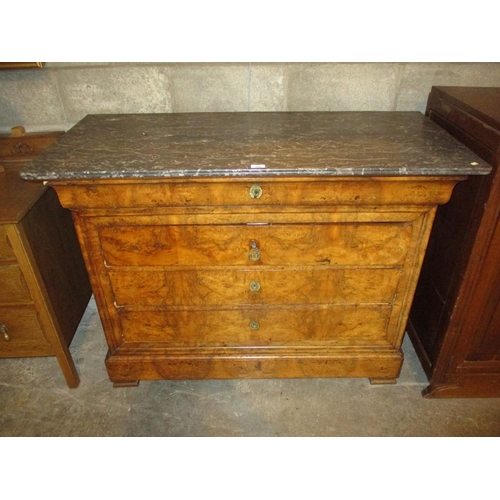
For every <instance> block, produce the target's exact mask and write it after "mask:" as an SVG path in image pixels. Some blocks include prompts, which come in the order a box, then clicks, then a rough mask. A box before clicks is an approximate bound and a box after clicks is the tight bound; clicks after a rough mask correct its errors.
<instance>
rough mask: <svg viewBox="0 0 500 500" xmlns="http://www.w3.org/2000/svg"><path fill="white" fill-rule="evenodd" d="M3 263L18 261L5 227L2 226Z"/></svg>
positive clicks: (0, 249)
mask: <svg viewBox="0 0 500 500" xmlns="http://www.w3.org/2000/svg"><path fill="white" fill-rule="evenodd" d="M2 261H16V255H15V254H14V250H12V247H11V245H10V242H9V239H8V237H7V229H6V228H5V226H0V262H2Z"/></svg>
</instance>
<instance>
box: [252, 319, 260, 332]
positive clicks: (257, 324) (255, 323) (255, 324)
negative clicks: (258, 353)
mask: <svg viewBox="0 0 500 500" xmlns="http://www.w3.org/2000/svg"><path fill="white" fill-rule="evenodd" d="M259 328H260V324H259V322H258V321H255V320H254V321H250V330H252V331H253V332H256V331H257V330H258V329H259Z"/></svg>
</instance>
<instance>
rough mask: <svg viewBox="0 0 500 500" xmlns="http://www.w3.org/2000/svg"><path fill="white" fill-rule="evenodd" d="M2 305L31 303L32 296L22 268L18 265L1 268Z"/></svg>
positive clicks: (0, 299) (0, 288) (0, 296)
mask: <svg viewBox="0 0 500 500" xmlns="http://www.w3.org/2000/svg"><path fill="white" fill-rule="evenodd" d="M0 290H2V294H1V295H0V304H23V303H29V302H31V294H30V292H29V290H28V285H27V284H26V281H25V279H24V276H23V273H22V272H21V268H20V267H19V266H17V265H12V266H0Z"/></svg>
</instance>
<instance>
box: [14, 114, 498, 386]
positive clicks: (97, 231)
mask: <svg viewBox="0 0 500 500" xmlns="http://www.w3.org/2000/svg"><path fill="white" fill-rule="evenodd" d="M487 172H489V166H488V165H487V164H486V163H485V162H483V161H482V160H481V159H479V158H478V157H477V156H475V155H474V154H473V153H471V152H470V151H469V150H467V148H465V147H464V146H463V145H461V144H460V143H459V142H458V141H456V140H454V139H453V138H451V137H449V136H448V134H446V132H444V131H443V130H441V129H440V128H439V127H438V126H437V125H435V124H434V123H432V122H431V121H430V120H428V119H427V118H426V117H424V116H423V115H422V114H420V113H219V114H212V113H205V114H202V113H200V114H177V115H176V114H172V115H100V116H93V115H89V116H87V117H86V118H85V119H84V120H83V121H82V122H80V123H79V124H77V125H76V126H75V127H74V128H73V129H72V130H70V131H69V132H68V133H67V134H66V136H65V137H64V139H63V140H62V141H60V142H59V143H58V144H57V145H56V146H55V147H53V148H51V149H49V150H48V151H47V152H46V154H45V155H44V156H42V157H39V158H38V159H37V160H35V162H34V163H33V164H31V165H30V166H29V167H28V168H26V169H25V170H24V172H23V176H24V177H25V178H26V179H43V180H46V181H48V182H49V183H50V184H51V185H52V186H53V187H54V188H55V189H56V190H57V192H58V195H59V198H60V200H61V203H62V204H63V206H65V207H67V208H69V209H70V210H72V212H73V218H74V221H75V224H76V228H77V232H78V235H79V239H80V244H81V247H82V249H83V253H84V256H85V259H86V263H87V266H88V271H89V273H90V277H91V281H92V286H93V290H94V294H95V298H96V301H97V305H98V309H99V312H100V315H101V319H102V323H103V326H104V331H105V335H106V339H107V342H108V346H109V352H108V355H107V358H106V366H107V369H108V373H109V376H110V379H111V380H112V381H113V382H114V383H115V385H130V384H134V383H137V381H139V380H141V379H183V378H232V377H238V378H243V377H262V378H263V377H369V378H371V379H372V381H373V382H386V383H391V382H394V381H395V379H396V378H397V377H398V375H399V372H400V368H401V364H402V362H403V356H402V353H401V342H402V338H403V335H404V331H405V326H406V322H407V317H408V311H409V308H410V304H411V301H412V297H413V293H414V288H415V285H416V281H417V278H418V275H419V271H420V266H421V262H422V259H423V256H424V252H425V249H426V245H427V240H428V236H429V233H430V230H431V227H432V222H433V218H434V214H435V211H436V206H437V205H439V204H443V203H446V202H447V201H448V199H449V197H450V194H451V192H452V189H453V187H454V185H455V184H456V183H457V182H459V181H461V180H464V179H465V176H466V175H469V174H485V173H487Z"/></svg>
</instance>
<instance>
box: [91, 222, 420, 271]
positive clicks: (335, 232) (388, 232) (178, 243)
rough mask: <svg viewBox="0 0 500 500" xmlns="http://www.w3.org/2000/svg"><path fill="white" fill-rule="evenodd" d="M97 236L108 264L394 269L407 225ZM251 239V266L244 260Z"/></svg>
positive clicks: (188, 229)
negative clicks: (255, 255)
mask: <svg viewBox="0 0 500 500" xmlns="http://www.w3.org/2000/svg"><path fill="white" fill-rule="evenodd" d="M99 232H100V240H101V244H102V250H103V255H104V259H105V261H106V265H107V266H125V265H136V266H195V265H198V266H203V265H226V266H227V265H240V266H241V265H244V266H248V265H255V266H260V265H268V266H283V265H304V266H306V265H307V266H335V265H363V266H369V265H385V266H396V265H402V264H404V262H405V257H406V252H407V249H408V244H409V241H410V238H411V234H412V226H411V225H410V224H323V225H301V224H288V225H285V224H283V225H265V226H246V225H235V226H215V225H214V226H146V227H139V226H137V227H130V226H129V227H125V226H122V227H119V226H118V227H111V226H110V227H102V228H100V230H99ZM253 241H255V242H256V245H257V247H258V249H259V251H260V259H259V260H258V261H256V262H252V261H251V260H250V258H249V255H250V251H251V249H252V242H253Z"/></svg>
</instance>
